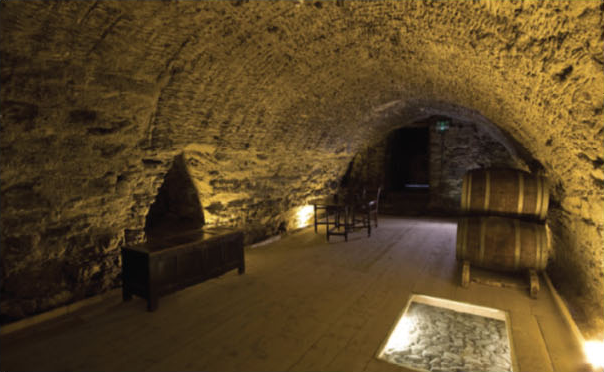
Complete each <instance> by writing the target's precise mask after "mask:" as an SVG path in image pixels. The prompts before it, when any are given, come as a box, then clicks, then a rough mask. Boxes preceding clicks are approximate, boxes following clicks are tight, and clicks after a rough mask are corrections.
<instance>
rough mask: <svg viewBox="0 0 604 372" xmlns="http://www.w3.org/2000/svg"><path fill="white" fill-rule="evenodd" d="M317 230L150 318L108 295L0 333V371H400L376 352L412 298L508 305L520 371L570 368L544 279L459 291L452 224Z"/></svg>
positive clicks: (566, 335)
mask: <svg viewBox="0 0 604 372" xmlns="http://www.w3.org/2000/svg"><path fill="white" fill-rule="evenodd" d="M319 231H320V234H315V233H314V231H313V229H311V228H307V229H304V230H303V231H301V232H298V233H296V234H293V235H291V236H288V237H286V238H284V239H282V240H280V241H278V242H275V243H272V244H270V245H265V246H262V247H257V248H253V249H246V265H247V273H246V274H244V275H241V276H239V275H237V273H236V271H232V272H230V273H228V274H225V275H223V276H222V277H220V278H217V279H213V280H210V281H207V282H205V283H201V284H198V285H196V286H193V287H190V288H187V289H184V290H182V291H180V292H177V293H175V294H172V295H168V296H165V297H162V298H160V301H159V309H158V310H157V311H156V312H154V313H149V312H147V311H145V309H146V303H145V301H144V300H142V299H138V298H135V299H134V300H133V301H130V302H127V303H122V302H121V301H119V299H115V298H114V299H108V300H107V301H106V302H105V303H104V304H101V305H97V306H94V307H92V308H88V309H82V310H81V311H78V312H76V313H74V314H71V315H68V316H65V317H63V318H60V319H56V320H54V321H51V322H48V323H46V324H41V325H38V326H35V327H32V328H30V329H27V330H24V331H20V332H17V333H13V334H9V335H6V336H3V337H2V338H1V339H0V347H1V349H0V350H1V359H0V360H1V362H0V363H1V366H0V368H1V369H2V370H8V371H13V370H37V371H47V370H57V371H83V370H86V371H96V370H100V371H113V370H120V371H123V370H131V371H134V370H136V371H147V370H149V371H151V370H153V371H155V370H157V371H160V370H163V371H165V370H183V371H184V370H197V371H199V370H210V371H404V370H405V369H404V368H400V367H397V366H395V365H392V364H389V363H386V362H383V361H381V360H378V359H376V358H375V355H376V353H377V352H378V349H379V347H380V344H381V343H382V342H383V341H384V339H385V337H386V336H387V334H388V332H389V330H390V329H391V327H392V326H393V324H394V322H395V321H396V319H397V317H398V315H399V314H400V312H401V311H402V309H403V308H404V306H405V304H406V302H407V300H408V298H409V296H410V295H411V294H412V293H419V294H426V295H430V296H437V297H443V298H447V299H452V300H458V301H467V302H470V303H473V304H477V305H482V306H489V307H494V308H498V309H502V310H506V311H508V312H509V314H510V319H511V323H512V324H511V328H512V333H513V336H512V339H513V346H514V348H515V352H516V360H517V364H518V366H519V368H520V370H521V371H542V372H545V371H565V372H566V371H571V370H573V369H574V368H575V366H578V365H579V362H580V358H581V354H580V351H579V349H578V347H577V345H575V344H573V343H572V342H571V340H572V338H571V337H570V331H569V330H568V329H567V328H566V326H565V323H564V322H563V319H562V317H561V316H560V315H559V314H558V312H557V309H556V307H555V305H554V302H553V300H552V297H551V294H550V293H549V292H548V289H547V286H545V283H542V285H541V293H540V296H539V299H537V300H533V299H530V298H529V297H528V293H527V291H525V290H523V289H519V288H497V287H492V286H485V285H481V284H477V283H472V284H471V285H470V287H469V288H468V289H464V288H461V287H459V286H458V283H459V278H460V269H459V267H458V264H457V262H456V261H455V235H456V224H455V222H454V221H453V220H438V219H405V218H392V217H391V218H382V219H381V221H380V226H379V227H378V228H377V229H375V230H373V232H372V236H371V237H369V238H368V237H367V235H366V233H365V231H361V232H355V233H354V234H352V236H350V237H349V241H348V242H344V240H343V239H342V238H341V237H332V239H331V240H332V241H331V242H330V243H328V242H326V240H325V235H324V234H323V233H322V231H323V230H319ZM481 275H489V274H488V273H486V274H481ZM511 280H512V279H511Z"/></svg>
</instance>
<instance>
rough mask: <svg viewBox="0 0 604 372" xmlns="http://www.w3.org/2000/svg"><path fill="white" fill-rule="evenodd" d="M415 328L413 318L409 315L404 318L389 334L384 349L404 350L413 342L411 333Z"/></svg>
mask: <svg viewBox="0 0 604 372" xmlns="http://www.w3.org/2000/svg"><path fill="white" fill-rule="evenodd" d="M414 328H415V318H414V317H413V316H411V315H406V316H404V317H403V318H402V319H401V320H400V321H399V322H398V324H397V325H396V328H394V331H392V334H390V338H389V339H388V343H387V344H386V347H385V348H384V349H395V350H404V349H406V348H407V346H409V344H410V343H411V342H412V341H413V340H411V337H410V335H411V333H412V331H413V329H414Z"/></svg>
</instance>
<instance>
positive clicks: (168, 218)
mask: <svg viewBox="0 0 604 372" xmlns="http://www.w3.org/2000/svg"><path fill="white" fill-rule="evenodd" d="M204 223H205V218H204V213H203V208H202V205H201V202H200V200H199V194H198V192H197V188H196V187H195V185H194V183H193V180H192V179H191V176H190V174H189V171H188V169H187V166H186V164H185V160H184V154H182V153H181V154H179V155H177V156H176V157H175V158H174V161H173V163H172V167H171V168H170V169H169V170H168V172H167V173H166V175H165V177H164V182H163V184H162V185H161V186H160V188H159V190H158V192H157V195H156V197H155V201H154V202H153V204H151V207H150V208H149V212H148V214H147V217H146V221H145V233H146V234H147V236H148V237H150V238H153V237H154V236H158V235H160V234H171V233H174V232H176V231H180V230H188V229H197V228H200V227H202V226H203V225H204Z"/></svg>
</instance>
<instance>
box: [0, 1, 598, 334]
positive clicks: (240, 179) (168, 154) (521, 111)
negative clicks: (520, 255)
mask: <svg viewBox="0 0 604 372" xmlns="http://www.w3.org/2000/svg"><path fill="white" fill-rule="evenodd" d="M603 13H604V5H603V3H602V2H601V1H595V0H594V1H581V0H579V1H505V2H504V1H473V2H469V1H387V2H361V1H346V0H344V1H341V0H338V1H301V0H300V1H249V2H248V1H241V0H238V1H207V2H206V1H204V2H193V1H148V2H129V1H96V2H87V1H16V0H15V1H10V0H9V1H7V0H5V1H2V2H0V24H1V25H0V30H1V32H2V38H1V41H0V53H1V55H0V62H1V64H0V78H1V81H2V84H1V87H0V92H1V115H2V117H1V119H2V120H1V121H2V124H1V129H0V130H1V133H0V151H1V165H2V166H1V170H0V178H1V180H2V182H1V190H0V194H1V195H0V197H1V200H2V201H1V218H0V221H1V224H0V228H1V245H2V251H1V260H2V284H1V286H2V289H1V302H0V309H1V316H2V321H3V322H7V321H11V320H15V319H19V318H22V317H25V316H29V315H32V314H35V313H39V312H42V311H45V310H48V309H51V308H53V307H56V306H59V305H62V304H65V303H69V302H72V301H75V300H78V299H81V298H84V297H87V296H90V295H94V294H97V293H100V292H103V291H106V290H107V289H109V288H112V287H115V286H117V285H119V280H120V279H119V274H120V259H119V248H120V247H122V246H123V245H124V244H128V243H131V242H135V241H138V240H140V239H144V232H143V228H144V224H145V216H146V215H147V212H148V210H149V208H150V205H151V204H152V203H153V201H154V200H155V197H156V194H157V192H158V189H159V188H160V186H161V184H162V182H163V179H164V176H165V174H166V173H167V172H168V170H169V169H170V167H171V164H172V162H173V160H174V159H175V158H176V157H177V156H179V155H181V154H182V156H183V157H184V159H185V162H186V166H187V168H188V170H189V173H190V174H191V177H192V180H193V182H194V183H195V184H196V186H197V188H198V193H199V197H200V203H201V205H202V206H203V208H204V217H205V221H206V223H207V224H209V225H211V224H224V225H231V226H239V227H241V228H243V229H245V230H246V231H248V241H253V240H255V239H260V238H262V237H263V236H266V235H271V234H274V233H276V232H277V231H279V230H280V229H281V230H282V229H284V228H285V229H287V228H291V227H292V226H291V220H292V215H293V213H294V211H295V210H296V208H297V207H299V206H302V205H304V204H305V203H306V201H307V200H308V199H309V198H311V197H313V196H317V195H325V194H328V193H330V192H333V190H334V189H335V188H336V187H337V185H338V182H339V181H340V179H341V177H342V176H343V174H344V173H345V171H346V168H347V166H348V163H349V162H350V161H351V160H352V158H353V157H354V155H355V154H356V153H357V151H358V150H360V149H363V148H365V147H366V146H368V145H369V144H372V143H377V142H378V141H379V140H381V139H383V138H385V136H386V135H387V134H388V132H389V131H390V130H392V129H393V128H395V127H397V126H400V125H402V124H405V123H409V122H413V121H417V120H421V119H422V118H425V117H428V116H430V115H445V116H448V117H452V118H454V119H456V120H461V121H467V122H472V123H475V124H484V125H487V124H492V125H494V126H496V127H497V128H499V129H500V130H501V131H502V132H505V133H507V134H508V135H509V136H510V137H512V138H513V139H514V140H515V141H516V142H517V143H519V144H521V145H522V146H523V147H524V148H525V149H526V150H527V151H528V152H529V153H530V155H531V156H532V157H533V158H534V159H535V161H536V162H538V163H539V164H540V165H541V166H542V167H543V171H544V172H545V174H546V176H547V177H548V178H549V179H550V180H551V192H552V198H551V208H550V210H551V212H550V214H549V216H548V219H549V222H550V224H551V225H552V228H553V230H554V249H555V258H554V261H553V262H552V263H551V264H550V270H551V274H552V276H553V279H554V280H555V284H556V285H557V286H558V287H559V289H560V290H561V291H562V293H563V294H564V296H565V298H566V299H567V300H568V301H569V302H570V303H571V304H572V305H573V308H574V309H575V310H576V313H575V316H576V317H577V319H579V320H580V321H581V327H582V329H583V331H584V332H585V333H586V334H587V335H590V334H596V333H599V334H600V335H601V334H602V331H603V330H604V326H603V323H602V321H601V318H602V316H601V315H602V310H603V308H602V304H603V303H604V298H603V297H604V296H603V291H602V288H603V286H604V278H603V275H604V274H603V270H602V262H603V253H602V244H603V243H602V242H603V233H604V211H603V202H602V201H603V197H604V171H603V166H604V158H603V151H602V144H603V139H604V125H603V123H602V109H603V105H604V104H603V100H604V73H603V64H604V55H603V31H602V30H603V29H604V21H603Z"/></svg>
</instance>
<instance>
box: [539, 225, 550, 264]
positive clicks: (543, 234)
mask: <svg viewBox="0 0 604 372" xmlns="http://www.w3.org/2000/svg"><path fill="white" fill-rule="evenodd" d="M541 242H542V243H541V247H542V248H541V266H539V268H540V269H541V270H545V267H546V266H547V253H548V252H549V244H548V239H547V229H546V228H545V226H544V227H543V229H541Z"/></svg>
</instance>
